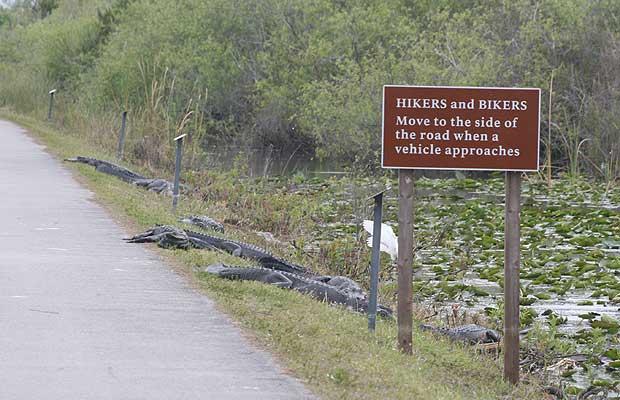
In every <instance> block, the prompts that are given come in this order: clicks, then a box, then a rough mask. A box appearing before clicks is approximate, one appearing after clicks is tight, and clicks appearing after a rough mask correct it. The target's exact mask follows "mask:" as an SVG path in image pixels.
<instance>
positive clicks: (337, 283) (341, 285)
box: [312, 275, 368, 300]
mask: <svg viewBox="0 0 620 400" xmlns="http://www.w3.org/2000/svg"><path fill="white" fill-rule="evenodd" d="M312 279H314V280H317V281H319V282H323V283H326V284H328V285H330V286H333V287H335V288H336V289H338V290H340V291H342V292H345V293H346V294H347V295H348V296H351V297H355V298H358V299H360V300H366V299H368V295H367V294H366V293H365V292H364V290H363V289H362V288H361V287H360V285H359V284H358V283H357V282H355V281H354V280H353V279H351V278H347V277H346V276H338V275H337V276H330V275H324V276H315V277H313V278H312Z"/></svg>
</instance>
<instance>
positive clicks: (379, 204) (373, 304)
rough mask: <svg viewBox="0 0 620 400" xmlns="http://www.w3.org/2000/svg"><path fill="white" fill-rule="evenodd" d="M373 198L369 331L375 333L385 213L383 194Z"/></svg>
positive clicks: (380, 193)
mask: <svg viewBox="0 0 620 400" xmlns="http://www.w3.org/2000/svg"><path fill="white" fill-rule="evenodd" d="M384 192H385V191H381V192H379V193H377V194H375V195H373V196H372V197H373V198H374V200H375V208H374V212H373V222H374V224H373V227H372V258H371V261H370V298H369V299H368V330H369V331H370V332H374V331H375V326H376V323H377V292H378V290H379V262H380V256H381V214H382V213H383V193H384Z"/></svg>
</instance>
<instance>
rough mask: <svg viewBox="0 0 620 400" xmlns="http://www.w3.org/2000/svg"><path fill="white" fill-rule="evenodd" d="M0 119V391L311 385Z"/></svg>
mask: <svg viewBox="0 0 620 400" xmlns="http://www.w3.org/2000/svg"><path fill="white" fill-rule="evenodd" d="M92 198H93V194H92V193H91V192H90V191H88V190H87V189H85V188H83V187H81V186H80V185H79V184H78V183H77V182H76V181H75V180H74V179H73V178H72V175H71V173H70V172H69V171H67V170H66V169H65V168H63V166H62V165H61V163H59V162H58V161H56V160H54V159H53V158H52V157H51V156H50V155H48V154H47V153H45V152H44V149H43V148H42V147H41V146H39V145H37V144H36V143H35V142H34V141H33V140H31V139H30V138H29V137H28V136H27V135H26V134H25V133H24V131H23V130H22V129H21V128H19V127H18V126H16V125H14V124H11V123H8V122H5V121H0V399H2V400H12V399H16V400H20V399H37V400H45V399H63V400H67V399H149V400H156V399H166V400H171V399H235V400H237V399H239V400H242V399H306V398H311V395H310V394H309V392H308V391H307V389H305V388H304V387H303V386H302V385H301V384H300V383H299V382H298V381H296V380H295V379H293V378H292V377H290V376H288V375H286V374H285V373H283V371H282V369H281V368H280V367H279V366H278V365H277V364H276V362H275V361H274V360H273V358H272V357H271V356H270V355H268V354H267V353H266V352H264V351H262V350H260V349H257V348H256V347H255V346H254V345H252V344H251V343H249V341H248V340H247V339H245V338H244V336H243V335H242V333H241V332H240V331H239V329H238V328H236V327H235V326H234V325H233V324H232V323H231V322H230V320H229V319H228V318H227V317H226V316H225V315H223V314H221V313H220V312H218V311H216V310H215V308H214V305H213V303H212V302H211V301H210V300H209V299H208V298H207V297H205V296H204V295H201V294H199V293H197V292H196V291H194V290H193V289H192V288H190V287H189V285H188V284H187V283H186V281H185V280H184V278H183V277H181V276H179V275H177V274H176V273H175V272H174V271H173V270H172V269H171V267H169V266H168V265H166V264H165V263H164V262H163V261H162V260H161V259H160V258H159V257H158V256H157V255H156V254H155V253H154V252H151V251H150V250H149V249H148V248H147V247H146V246H144V245H135V244H125V243H124V242H123V241H122V240H121V238H122V237H124V236H126V235H127V234H128V232H125V231H124V230H123V229H122V228H121V227H120V226H119V225H117V224H116V223H115V222H114V221H113V219H112V218H110V216H109V215H108V214H107V213H106V212H105V211H104V209H103V208H102V207H101V206H99V205H98V204H96V203H95V202H93V201H92Z"/></svg>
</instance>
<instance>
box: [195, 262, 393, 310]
mask: <svg viewBox="0 0 620 400" xmlns="http://www.w3.org/2000/svg"><path fill="white" fill-rule="evenodd" d="M204 271H205V272H207V273H210V274H213V275H217V276H219V277H221V278H226V279H233V280H244V281H257V282H262V283H267V284H270V285H274V286H277V287H280V288H284V289H292V290H296V291H298V292H300V293H304V294H307V295H310V296H312V297H314V298H315V299H317V300H320V301H325V302H327V303H330V304H341V305H344V306H346V307H347V308H349V309H352V310H353V311H357V312H367V311H368V301H366V299H363V298H359V297H358V296H355V295H350V294H349V293H347V292H346V291H344V290H340V289H339V288H338V287H336V286H332V285H329V284H327V283H323V282H321V281H319V280H316V279H312V278H310V277H307V276H304V275H300V274H296V273H291V272H285V271H275V270H272V269H269V268H263V267H236V266H228V265H225V264H213V265H209V266H208V267H206V268H204ZM377 315H380V316H382V317H385V318H389V317H391V316H392V310H390V309H389V308H388V307H385V306H382V305H378V306H377Z"/></svg>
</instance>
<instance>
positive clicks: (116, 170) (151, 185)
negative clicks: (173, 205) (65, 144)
mask: <svg viewBox="0 0 620 400" xmlns="http://www.w3.org/2000/svg"><path fill="white" fill-rule="evenodd" d="M65 161H68V162H79V163H83V164H88V165H91V166H93V167H95V170H97V171H99V172H103V173H104V174H108V175H112V176H115V177H117V178H119V179H121V180H122V181H125V182H127V183H131V184H133V185H137V186H140V187H143V188H145V189H146V190H149V191H152V192H156V193H165V194H172V187H173V185H172V183H171V182H169V181H167V180H165V179H158V178H155V179H151V178H147V177H145V176H143V175H140V174H137V173H135V172H133V171H131V170H129V169H127V168H125V167H121V166H119V165H116V164H112V163H111V162H108V161H103V160H98V159H96V158H91V157H82V156H77V157H75V158H66V159H65Z"/></svg>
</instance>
